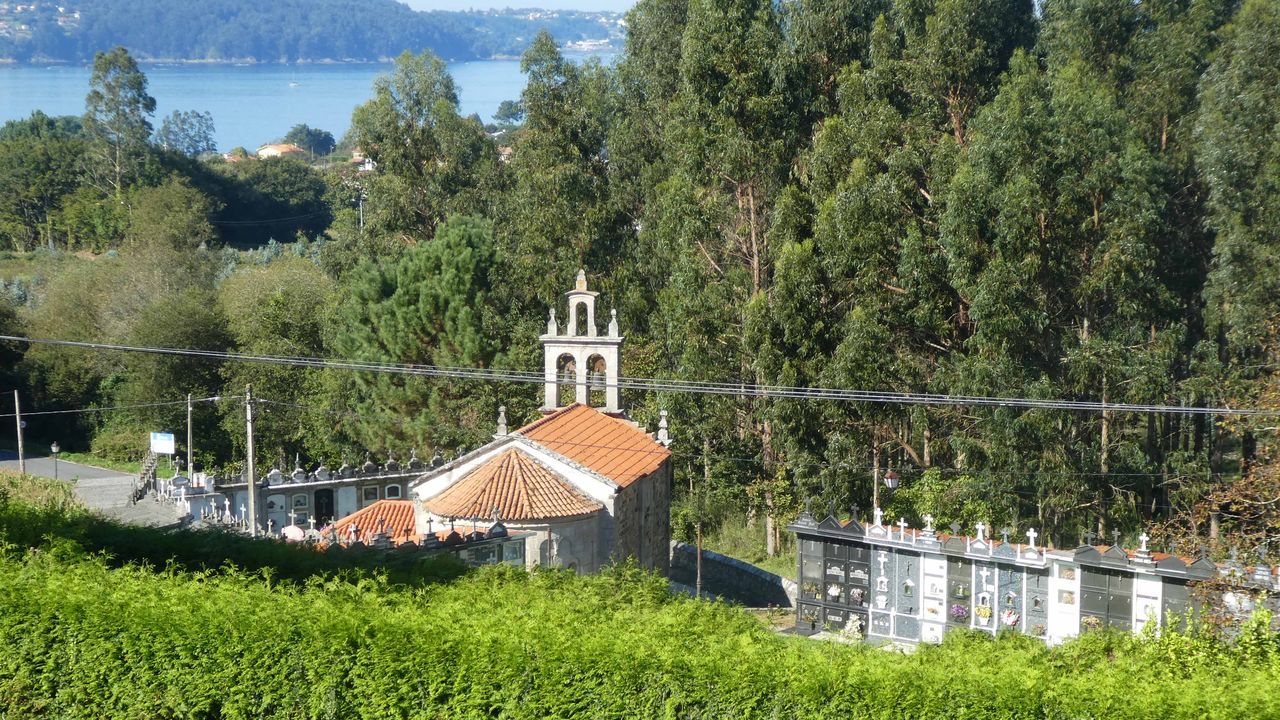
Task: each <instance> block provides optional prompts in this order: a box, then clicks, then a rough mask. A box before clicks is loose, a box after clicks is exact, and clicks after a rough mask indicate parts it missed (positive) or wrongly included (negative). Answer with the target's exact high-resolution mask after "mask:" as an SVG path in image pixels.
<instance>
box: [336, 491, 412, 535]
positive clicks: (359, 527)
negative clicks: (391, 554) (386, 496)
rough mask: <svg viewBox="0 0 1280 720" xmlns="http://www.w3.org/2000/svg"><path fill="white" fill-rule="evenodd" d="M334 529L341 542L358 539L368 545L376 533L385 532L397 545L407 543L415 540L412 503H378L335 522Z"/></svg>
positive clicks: (387, 501)
mask: <svg viewBox="0 0 1280 720" xmlns="http://www.w3.org/2000/svg"><path fill="white" fill-rule="evenodd" d="M333 529H334V530H335V531H337V533H338V537H339V538H341V539H342V541H343V542H355V541H357V540H358V541H360V542H362V543H364V544H366V545H369V544H371V543H372V542H373V537H374V536H375V535H377V534H378V532H379V531H385V532H386V533H387V535H389V536H390V537H391V542H392V543H394V544H396V545H399V544H400V543H405V542H409V541H410V540H412V541H414V542H417V541H418V526H417V522H416V521H415V520H414V517H413V501H412V500H379V501H378V502H376V503H374V504H372V505H370V506H368V507H366V508H363V509H360V510H357V511H355V512H353V513H351V514H350V515H348V516H346V517H344V518H342V519H341V520H339V521H338V522H336V523H334V524H333ZM353 532H354V535H355V536H354V537H353Z"/></svg>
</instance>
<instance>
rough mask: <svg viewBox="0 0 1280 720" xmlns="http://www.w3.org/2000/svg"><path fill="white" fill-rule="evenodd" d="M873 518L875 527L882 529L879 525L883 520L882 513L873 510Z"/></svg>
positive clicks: (877, 509)
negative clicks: (874, 518)
mask: <svg viewBox="0 0 1280 720" xmlns="http://www.w3.org/2000/svg"><path fill="white" fill-rule="evenodd" d="M875 517H876V520H875V522H876V527H882V524H881V523H882V521H883V520H884V511H883V510H881V509H880V508H878V507H877V508H876V509H875Z"/></svg>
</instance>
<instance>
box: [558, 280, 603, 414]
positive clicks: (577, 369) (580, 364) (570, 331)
mask: <svg viewBox="0 0 1280 720" xmlns="http://www.w3.org/2000/svg"><path fill="white" fill-rule="evenodd" d="M564 295H565V301H566V304H567V306H568V311H569V312H568V318H569V322H568V325H567V326H566V327H565V328H564V332H561V331H560V326H559V324H558V323H557V321H556V310H555V308H552V309H551V314H550V317H548V318H547V332H546V333H545V334H544V335H543V336H542V337H541V338H540V339H541V341H542V349H543V377H544V382H543V401H542V409H543V410H544V411H551V410H555V409H556V408H560V407H564V406H566V405H568V404H569V402H566V401H565V398H564V397H563V396H562V393H561V389H562V388H564V387H566V386H571V387H572V388H573V399H572V402H576V403H578V404H579V405H593V406H599V407H601V408H602V409H603V410H604V411H605V412H607V413H621V412H622V400H621V397H620V396H619V393H618V376H619V370H620V365H621V362H622V340H623V338H622V335H621V334H620V333H619V332H618V311H617V310H611V311H610V316H609V325H608V327H607V328H606V330H605V334H604V335H601V334H600V332H599V328H598V327H597V326H596V298H597V297H598V296H599V293H597V292H592V291H590V290H587V277H586V273H584V272H583V271H582V270H579V271H578V279H577V282H576V283H575V284H574V288H573V289H572V290H570V291H569V292H567V293H565V294H564ZM592 391H596V392H597V393H602V394H603V398H602V401H601V402H592V395H593V392H592ZM566 394H567V393H566Z"/></svg>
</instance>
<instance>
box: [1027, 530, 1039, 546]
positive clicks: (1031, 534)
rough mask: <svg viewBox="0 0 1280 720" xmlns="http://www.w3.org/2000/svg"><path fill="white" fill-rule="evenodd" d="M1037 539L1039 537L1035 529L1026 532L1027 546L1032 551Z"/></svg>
mask: <svg viewBox="0 0 1280 720" xmlns="http://www.w3.org/2000/svg"><path fill="white" fill-rule="evenodd" d="M1037 537H1040V533H1038V532H1036V529H1035V528H1031V529H1030V530H1028V531H1027V544H1028V545H1030V546H1031V549H1032V550H1035V549H1036V538H1037Z"/></svg>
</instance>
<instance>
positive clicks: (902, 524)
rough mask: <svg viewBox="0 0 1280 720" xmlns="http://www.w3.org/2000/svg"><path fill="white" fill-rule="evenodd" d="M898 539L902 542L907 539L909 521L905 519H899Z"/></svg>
mask: <svg viewBox="0 0 1280 720" xmlns="http://www.w3.org/2000/svg"><path fill="white" fill-rule="evenodd" d="M898 539H899V540H902V541H906V539H907V521H906V519H905V518H898Z"/></svg>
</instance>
